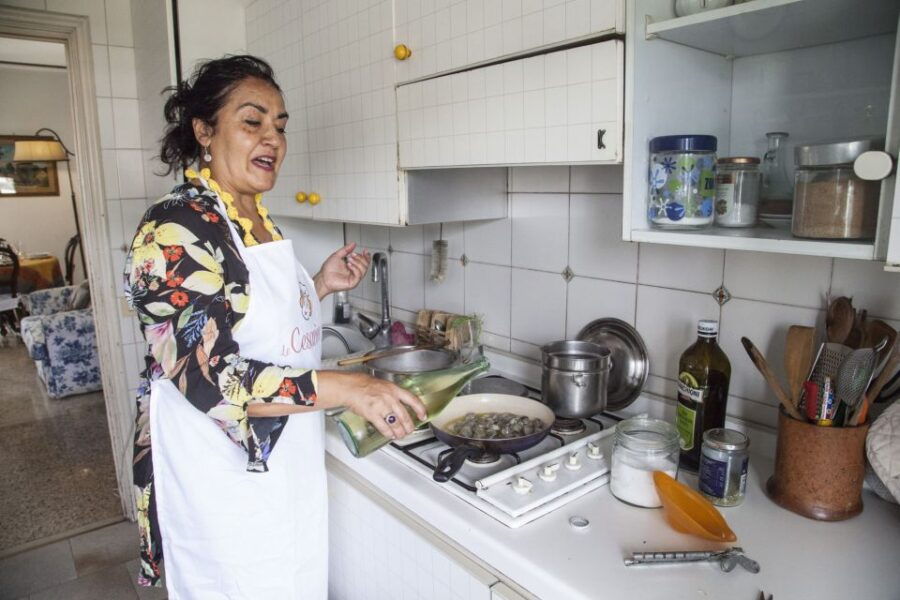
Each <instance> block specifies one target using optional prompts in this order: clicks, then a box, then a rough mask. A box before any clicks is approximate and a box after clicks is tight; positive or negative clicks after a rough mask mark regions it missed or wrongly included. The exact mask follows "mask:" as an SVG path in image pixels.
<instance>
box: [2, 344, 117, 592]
mask: <svg viewBox="0 0 900 600" xmlns="http://www.w3.org/2000/svg"><path fill="white" fill-rule="evenodd" d="M3 342H4V343H2V344H0V457H2V460H0V556H4V555H8V554H10V553H12V552H16V551H17V549H18V548H21V547H22V546H23V545H28V544H32V545H33V544H35V543H39V542H38V540H42V539H48V538H50V539H52V538H54V537H56V538H57V539H58V538H59V537H60V536H65V535H66V534H67V533H68V532H73V531H78V530H81V531H83V530H84V529H85V528H86V527H90V526H92V525H99V524H104V523H109V522H111V521H115V519H117V518H120V517H121V516H122V508H121V503H120V501H119V496H118V489H117V486H116V474H115V469H114V466H113V460H112V450H111V448H110V441H109V429H108V426H107V420H106V409H105V406H104V403H103V395H102V394H101V393H99V392H96V393H92V394H82V395H78V396H71V397H69V398H61V399H52V398H48V397H47V395H46V393H45V392H44V388H43V386H42V384H41V383H40V382H39V381H38V379H37V372H36V370H35V367H34V363H33V362H32V361H31V359H29V358H28V355H27V352H26V350H25V347H24V346H23V345H22V344H21V343H12V344H10V343H9V340H8V338H7V339H6V340H4V341H3ZM2 588H3V586H2V585H0V589H2ZM0 593H5V590H3V591H2V592H0ZM4 597H5V596H4Z"/></svg>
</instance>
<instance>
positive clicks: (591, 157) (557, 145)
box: [397, 40, 624, 169]
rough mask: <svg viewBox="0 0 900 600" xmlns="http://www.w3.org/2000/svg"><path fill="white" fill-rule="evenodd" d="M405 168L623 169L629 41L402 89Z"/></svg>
mask: <svg viewBox="0 0 900 600" xmlns="http://www.w3.org/2000/svg"><path fill="white" fill-rule="evenodd" d="M397 109H398V131H399V135H398V141H399V144H400V168H401V169H418V168H427V167H451V166H452V167H457V166H478V165H528V164H553V163H565V164H578V163H617V162H621V161H622V153H623V152H622V120H623V114H624V113H623V110H624V43H623V42H621V41H619V40H610V41H605V42H599V43H596V44H590V45H586V46H580V47H576V48H571V49H568V50H559V51H557V52H549V53H546V54H540V55H537V56H532V57H529V58H523V59H520V60H514V61H509V62H505V63H500V64H495V65H490V66H487V67H482V68H479V69H472V70H470V71H464V72H461V73H455V74H452V75H445V76H443V77H437V78H434V79H428V80H425V81H420V82H417V83H412V84H408V85H401V86H399V87H398V88H397Z"/></svg>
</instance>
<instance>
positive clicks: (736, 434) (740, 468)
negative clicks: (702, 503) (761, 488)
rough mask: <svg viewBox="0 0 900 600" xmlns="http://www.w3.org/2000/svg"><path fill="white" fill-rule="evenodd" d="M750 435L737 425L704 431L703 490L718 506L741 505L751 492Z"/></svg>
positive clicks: (701, 478)
mask: <svg viewBox="0 0 900 600" xmlns="http://www.w3.org/2000/svg"><path fill="white" fill-rule="evenodd" d="M749 446H750V439H749V438H748V437H747V436H746V435H744V434H743V433H741V432H740V431H736V430H734V429H725V428H722V427H717V428H715V429H710V430H709V431H707V432H705V433H704V434H703V446H702V449H701V450H700V474H699V478H700V482H699V483H700V485H699V487H700V493H701V494H703V495H704V496H706V498H707V499H708V500H709V501H710V502H712V503H713V504H715V505H716V506H737V505H739V504H740V503H741V502H743V501H744V495H745V494H746V492H747V466H748V464H749V462H750V457H749V454H748V452H747V448H748V447H749Z"/></svg>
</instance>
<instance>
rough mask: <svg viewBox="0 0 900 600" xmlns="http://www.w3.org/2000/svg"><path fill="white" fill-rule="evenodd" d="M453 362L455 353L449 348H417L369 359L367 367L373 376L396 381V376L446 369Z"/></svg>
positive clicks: (398, 347)
mask: <svg viewBox="0 0 900 600" xmlns="http://www.w3.org/2000/svg"><path fill="white" fill-rule="evenodd" d="M394 348H397V349H400V348H415V346H394ZM454 362H456V353H454V352H451V351H450V350H440V349H431V348H417V349H415V350H410V351H409V352H403V353H402V354H395V355H393V356H385V357H382V358H376V359H375V360H370V361H369V362H368V363H367V367H368V369H369V373H371V375H372V376H373V377H378V378H379V379H386V380H388V381H395V382H396V381H397V379H398V378H401V377H404V376H406V375H411V374H413V373H425V372H428V371H440V370H441V369H446V368H448V367H450V366H451V365H452V364H453V363H454Z"/></svg>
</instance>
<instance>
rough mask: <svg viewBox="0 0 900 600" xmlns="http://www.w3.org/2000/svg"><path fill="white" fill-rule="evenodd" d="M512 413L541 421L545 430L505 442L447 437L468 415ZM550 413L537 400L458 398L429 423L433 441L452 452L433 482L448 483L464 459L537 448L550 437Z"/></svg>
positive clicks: (439, 466) (485, 396)
mask: <svg viewBox="0 0 900 600" xmlns="http://www.w3.org/2000/svg"><path fill="white" fill-rule="evenodd" d="M487 412H496V413H512V414H514V415H518V416H523V417H529V418H531V419H540V420H541V422H543V423H544V427H543V428H542V429H540V430H539V431H535V432H534V433H531V434H529V435H523V436H520V437H515V438H506V439H499V440H496V439H479V438H467V437H463V436H461V435H457V434H454V433H450V432H449V431H447V426H448V425H449V424H450V423H452V422H453V421H455V420H457V419H459V418H460V417H464V416H465V415H466V414H467V413H475V414H479V413H487ZM554 418H555V417H554V415H553V411H552V410H550V409H549V408H548V407H547V405H545V404H543V403H541V402H538V401H536V400H530V399H528V398H522V397H521V396H511V395H508V394H470V395H468V396H457V397H456V398H454V399H453V401H452V402H450V404H449V405H448V406H447V408H445V409H444V410H442V411H441V414H439V415H438V416H437V417H436V418H434V419H433V420H432V421H431V429H432V430H433V431H434V435H435V437H437V439H439V440H441V441H442V442H444V443H445V444H447V445H448V446H450V447H451V448H453V450H452V451H451V452H448V453H447V454H445V455H444V456H443V457H442V458H441V459H440V460H439V461H438V463H437V465H435V467H434V480H435V481H439V482H441V483H444V482H447V481H450V479H451V478H452V477H453V476H454V475H456V473H457V472H458V471H459V470H460V468H462V466H463V463H464V462H465V461H466V459H467V458H473V457H475V456H478V455H480V454H484V453H488V454H510V453H512V452H521V451H522V450H527V449H528V448H531V447H532V446H535V445H537V444H538V443H539V442H540V441H541V440H543V439H544V438H545V437H547V434H548V433H550V428H551V427H552V426H553V419H554Z"/></svg>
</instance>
